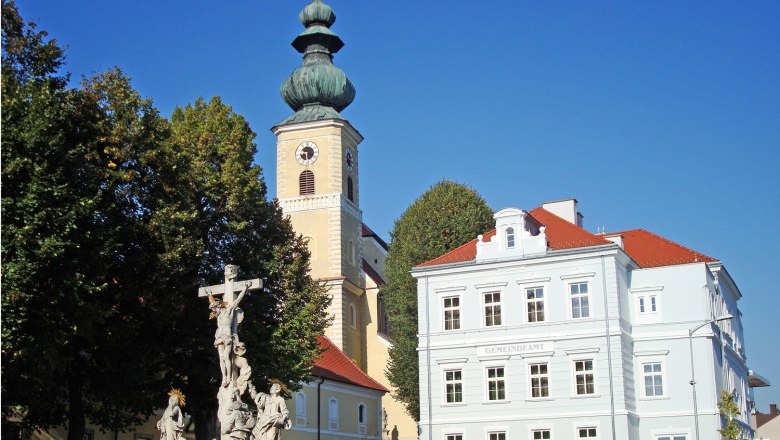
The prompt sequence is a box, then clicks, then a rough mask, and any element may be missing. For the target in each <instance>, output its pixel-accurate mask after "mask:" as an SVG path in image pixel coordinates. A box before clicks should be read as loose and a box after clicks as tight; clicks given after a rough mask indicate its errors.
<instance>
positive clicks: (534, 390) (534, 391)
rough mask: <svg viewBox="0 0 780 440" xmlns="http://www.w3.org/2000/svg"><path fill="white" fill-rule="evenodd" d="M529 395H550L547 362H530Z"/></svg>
mask: <svg viewBox="0 0 780 440" xmlns="http://www.w3.org/2000/svg"><path fill="white" fill-rule="evenodd" d="M530 367H531V397H535V398H536V397H549V396H550V376H549V375H548V372H547V364H546V363H545V364H531V365H530Z"/></svg>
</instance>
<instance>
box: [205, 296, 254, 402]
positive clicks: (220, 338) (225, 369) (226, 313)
mask: <svg viewBox="0 0 780 440" xmlns="http://www.w3.org/2000/svg"><path fill="white" fill-rule="evenodd" d="M251 286H252V282H251V281H247V282H246V284H245V285H244V288H243V289H242V290H241V293H239V294H238V296H237V297H236V299H235V300H233V301H231V302H230V303H229V304H228V303H226V302H225V301H222V300H219V299H214V298H213V297H209V309H211V316H212V317H213V318H216V319H217V332H216V333H215V334H214V346H215V347H217V353H219V369H220V371H221V372H222V386H223V387H226V386H228V384H229V383H230V378H231V377H230V373H231V370H232V362H231V356H230V355H231V353H232V350H233V341H234V340H236V341H237V340H238V335H237V334H236V333H235V330H236V329H235V326H236V325H237V324H235V322H236V311H237V310H240V309H238V305H239V304H240V303H241V300H242V299H244V295H246V292H247V291H248V290H249V287H251Z"/></svg>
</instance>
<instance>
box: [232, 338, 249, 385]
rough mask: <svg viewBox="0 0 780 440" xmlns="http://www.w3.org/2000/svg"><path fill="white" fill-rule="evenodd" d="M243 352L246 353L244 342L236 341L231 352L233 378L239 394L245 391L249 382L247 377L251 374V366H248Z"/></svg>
mask: <svg viewBox="0 0 780 440" xmlns="http://www.w3.org/2000/svg"><path fill="white" fill-rule="evenodd" d="M244 353H246V347H244V343H243V342H236V344H235V346H234V347H233V354H234V355H235V357H234V358H233V378H235V380H236V388H237V389H238V394H239V395H240V396H243V395H244V393H245V392H246V390H247V387H248V386H249V384H250V381H249V379H250V377H251V376H252V367H250V366H249V362H247V360H246V358H245V357H244Z"/></svg>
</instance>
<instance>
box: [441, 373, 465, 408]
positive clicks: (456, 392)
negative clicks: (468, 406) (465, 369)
mask: <svg viewBox="0 0 780 440" xmlns="http://www.w3.org/2000/svg"><path fill="white" fill-rule="evenodd" d="M444 384H445V385H444V389H445V401H446V402H447V403H459V402H463V379H462V372H461V370H451V371H445V372H444Z"/></svg>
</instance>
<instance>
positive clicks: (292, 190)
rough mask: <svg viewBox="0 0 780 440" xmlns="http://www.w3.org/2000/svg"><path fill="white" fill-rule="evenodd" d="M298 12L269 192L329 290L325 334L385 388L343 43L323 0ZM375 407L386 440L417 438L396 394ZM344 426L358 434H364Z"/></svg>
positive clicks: (380, 272)
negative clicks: (296, 61) (286, 111)
mask: <svg viewBox="0 0 780 440" xmlns="http://www.w3.org/2000/svg"><path fill="white" fill-rule="evenodd" d="M299 20H300V21H301V23H302V24H303V26H304V27H305V30H304V31H303V32H302V33H301V34H300V35H298V36H297V37H296V38H295V39H294V40H293V42H292V46H293V47H294V48H295V50H297V51H298V52H300V53H302V54H303V63H302V65H301V66H299V67H298V68H297V69H295V70H294V71H293V72H292V73H291V74H290V76H289V77H288V78H287V79H286V80H285V81H284V82H283V84H282V87H281V95H282V98H283V99H284V101H285V102H286V103H287V104H288V105H289V106H290V108H292V110H293V111H294V113H293V114H292V115H290V116H289V117H287V118H286V119H284V120H283V121H281V122H279V123H278V124H276V125H275V126H274V127H273V128H272V129H271V130H272V132H273V133H274V134H275V135H276V137H277V144H276V151H277V159H276V175H277V181H276V187H277V199H278V200H279V204H280V205H281V207H282V209H283V211H284V214H285V215H287V216H289V218H290V220H291V222H292V225H293V228H294V229H295V231H296V232H297V233H299V234H302V235H303V236H304V237H306V239H307V240H308V246H309V250H310V251H311V255H312V258H311V262H312V265H311V276H312V278H314V279H315V280H318V281H320V282H321V283H323V284H324V285H326V286H327V288H328V290H329V292H330V294H331V297H332V304H331V308H330V315H331V316H332V317H333V322H332V324H331V326H330V327H329V328H328V329H327V330H326V336H327V339H328V341H330V342H331V343H332V345H333V347H335V348H337V349H338V350H340V351H342V352H343V353H344V355H345V356H346V357H347V358H349V359H350V360H351V361H352V362H353V363H354V365H355V366H357V367H358V368H359V369H360V370H362V371H363V372H365V373H366V374H367V375H368V376H370V377H371V378H373V379H374V380H376V381H377V382H378V383H379V384H381V385H382V386H383V387H386V388H387V389H390V388H391V387H390V383H389V381H388V380H387V378H386V377H385V368H386V366H387V364H388V359H389V357H388V348H389V347H390V346H391V341H390V339H389V338H388V336H387V334H386V333H387V318H386V315H385V313H384V306H383V303H382V299H381V297H380V296H379V287H380V286H381V285H382V284H383V283H384V281H383V277H384V262H385V256H386V254H387V244H386V243H385V242H384V240H382V239H381V238H380V237H379V236H378V235H377V234H376V233H374V232H373V231H372V230H371V229H370V228H369V227H368V226H366V225H365V224H363V220H362V212H361V210H360V197H361V193H360V187H359V182H360V179H359V169H360V154H359V145H360V143H361V142H362V141H363V136H362V135H361V134H360V132H359V131H358V130H357V129H356V128H355V127H353V126H352V124H350V122H349V121H348V120H347V119H346V118H344V117H343V116H342V115H341V112H342V111H343V110H344V109H345V108H346V107H347V106H349V104H350V103H351V102H352V100H353V99H354V97H355V87H354V85H353V84H352V82H351V81H350V80H349V78H348V77H347V75H346V74H345V73H344V72H343V71H342V70H341V69H339V68H338V67H336V66H334V65H333V62H332V60H333V54H335V53H337V52H338V51H339V50H340V49H341V48H342V47H343V46H344V43H343V42H342V40H341V38H339V36H338V35H336V34H335V33H334V32H333V31H332V30H331V29H330V27H331V25H333V23H334V22H335V20H336V14H335V13H334V11H333V10H332V9H331V8H330V6H328V5H326V4H325V3H323V2H321V1H320V0H314V1H312V2H311V3H310V4H308V5H307V6H306V7H305V8H304V9H303V10H302V11H301V13H300V15H299ZM382 406H383V410H384V411H386V413H387V430H388V431H389V436H390V437H391V438H392V439H394V440H411V439H416V438H417V424H416V422H415V421H414V420H413V419H412V418H411V417H410V416H409V415H408V414H406V412H405V409H404V407H403V405H402V404H401V403H400V402H397V401H395V400H394V399H392V397H391V396H390V394H389V393H388V394H387V395H385V396H384V398H383V399H382ZM356 408H357V407H356ZM356 408H355V409H353V410H354V411H357V409H356ZM291 411H292V409H291ZM334 434H335V432H334ZM354 434H360V436H361V438H363V435H364V434H366V433H361V432H355V433H354ZM372 434H374V435H377V434H376V433H371V432H369V433H368V438H374V437H373V436H372ZM380 434H381V433H380Z"/></svg>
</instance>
